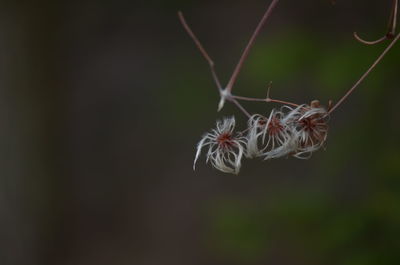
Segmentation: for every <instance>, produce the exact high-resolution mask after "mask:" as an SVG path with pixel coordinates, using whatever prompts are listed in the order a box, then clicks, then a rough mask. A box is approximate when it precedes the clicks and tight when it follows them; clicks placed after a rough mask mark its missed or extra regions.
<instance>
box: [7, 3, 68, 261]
mask: <svg viewBox="0 0 400 265" xmlns="http://www.w3.org/2000/svg"><path fill="white" fill-rule="evenodd" d="M57 3H58V1H25V2H22V1H15V2H12V4H10V5H7V4H0V6H1V9H0V10H1V11H0V12H1V15H0V17H1V18H0V20H1V23H0V25H1V26H0V27H1V28H0V34H1V39H0V49H1V50H0V54H1V58H0V61H1V63H0V65H1V70H0V77H1V78H0V79H1V80H0V84H1V85H0V86H1V89H0V91H1V92H0V103H1V104H0V113H1V114H0V118H1V119H0V128H1V129H0V146H1V148H0V154H1V159H0V161H1V162H0V163H1V165H0V170H1V175H0V191H1V194H0V207H1V220H0V222H1V223H0V225H1V230H2V231H3V232H1V250H0V253H1V256H0V258H1V260H0V263H1V264H3V265H8V264H10V265H11V264H12V265H14V264H21V265H23V264H31V265H32V264H46V263H47V262H48V261H46V260H44V258H45V257H49V254H50V253H44V252H45V251H51V250H52V248H51V247H50V246H51V245H52V241H53V238H52V237H53V236H52V235H54V233H52V230H53V229H54V228H55V227H54V224H55V222H54V216H55V211H54V210H55V209H56V208H57V207H56V203H57V202H56V201H54V198H57V196H54V195H55V194H57V186H58V185H59V183H57V182H58V180H59V179H60V175H59V174H60V173H62V172H60V171H57V170H58V169H59V165H58V164H59V162H60V150H59V149H60V146H59V143H58V142H57V139H58V134H59V129H60V120H62V116H61V115H60V111H59V110H60V104H61V101H60V91H61V88H60V86H59V84H58V82H57V81H58V80H57V79H58V76H57V75H58V70H57V69H58V65H57V56H56V54H57V52H58V51H57V48H56V47H57V38H58V36H57V32H58V30H57V27H59V24H60V10H59V8H58V4H57Z"/></svg>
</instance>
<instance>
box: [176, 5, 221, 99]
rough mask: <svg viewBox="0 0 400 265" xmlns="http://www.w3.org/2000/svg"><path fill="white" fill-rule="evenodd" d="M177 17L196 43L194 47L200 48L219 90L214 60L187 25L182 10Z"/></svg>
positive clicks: (219, 85) (219, 84) (219, 83)
mask: <svg viewBox="0 0 400 265" xmlns="http://www.w3.org/2000/svg"><path fill="white" fill-rule="evenodd" d="M178 17H179V20H180V21H181V23H182V26H183V28H184V29H185V30H186V32H187V33H188V34H189V36H190V37H191V38H192V40H193V41H194V43H195V44H196V47H197V48H198V49H199V50H200V52H201V54H202V55H203V57H204V59H206V61H207V62H208V64H209V65H210V70H211V74H212V76H213V79H214V81H215V84H216V85H217V87H218V90H219V91H221V90H222V86H221V82H220V81H219V78H218V76H217V73H216V72H215V68H214V61H213V60H211V57H210V56H209V55H208V53H207V51H206V50H205V49H204V47H203V45H202V44H201V42H200V41H199V39H198V38H197V37H196V35H195V34H194V33H193V31H192V30H191V29H190V27H189V25H188V24H187V22H186V20H185V17H184V16H183V14H182V12H181V11H179V12H178Z"/></svg>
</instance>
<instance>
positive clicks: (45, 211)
mask: <svg viewBox="0 0 400 265" xmlns="http://www.w3.org/2000/svg"><path fill="white" fill-rule="evenodd" d="M336 2H337V3H336V5H332V4H331V3H330V1H329V0H319V1H284V0H282V1H281V3H279V4H278V6H277V8H276V10H275V11H274V13H273V15H272V17H271V19H270V20H269V21H268V23H267V25H266V27H265V28H264V30H263V32H262V34H261V36H260V37H259V39H258V40H257V43H256V45H255V47H254V49H252V51H251V54H250V57H249V58H248V60H247V62H246V64H245V66H244V68H243V72H242V73H241V74H240V77H239V80H238V83H237V86H236V87H235V88H234V91H235V93H237V94H239V95H243V96H252V97H263V96H265V93H266V86H267V84H268V82H269V81H271V80H272V81H273V88H272V91H271V93H272V94H271V95H272V96H273V97H275V98H279V99H285V100H290V101H294V102H298V103H307V102H310V101H311V100H313V99H316V98H317V99H320V100H321V102H322V103H324V104H326V103H327V102H328V100H329V99H332V100H334V101H335V100H337V99H338V98H339V97H341V96H342V95H343V93H344V92H345V91H346V90H347V89H348V88H350V87H351V85H352V84H353V83H354V82H355V81H356V80H357V79H358V78H359V77H360V76H361V74H362V73H363V72H364V71H365V70H366V69H367V67H368V66H369V65H370V64H371V63H372V62H373V60H374V59H375V58H376V57H377V56H378V55H379V53H380V52H381V51H382V50H383V49H384V47H386V45H387V43H384V44H380V45H376V46H372V47H368V46H364V45H361V44H360V43H358V42H356V41H355V40H354V39H353V38H352V32H353V31H358V32H359V33H360V35H361V36H363V37H365V38H367V39H375V38H378V37H380V36H382V35H383V34H384V33H385V30H386V24H387V20H388V15H389V12H390V2H391V1H389V0H388V1H378V0H376V1H361V0H354V1H344V0H343V1H339V0H338V1H336ZM269 3H270V0H256V1H227V0H221V1H219V0H218V1H216V0H214V1H209V0H203V1H188V0H186V1H183V0H171V1H166V0H150V1H143V2H141V1H132V0H130V1H128V0H125V1H123V0H116V1H105V0H103V1H100V0H99V1H90V0H81V1H73V0H72V1H45V0H38V1H19V0H15V1H1V2H0V172H1V174H0V264H1V265H25V264H26V265H28V264H29V265H47V264H52V265H53V264H61V265H80V264H82V265H91V264H95V265H102V264H107V265H108V264H118V265H125V264H135V265H136V264H137V265H153V264H154V265H159V264H163V265H169V264H170V265H177V264H190V265H200V264H218V265H222V264H227V265H228V264H229V265H233V264H237V265H241V264H246V265H247V264H285V265H286V264H287V265H300V264H304V265H305V264H307V265H314V264H315V265H329V264H332V265H333V264H342V265H358V264H360V265H368V264H379V265H384V264H399V262H400V251H399V250H400V238H399V236H400V225H399V224H400V153H399V151H398V150H399V147H400V141H399V135H400V126H399V121H400V119H399V115H398V113H399V111H398V109H397V107H398V106H399V99H400V92H399V85H398V83H399V79H398V76H399V74H398V73H399V66H400V60H398V58H400V57H399V56H400V43H398V44H397V45H396V46H395V47H394V48H393V50H392V51H391V52H390V53H389V54H388V55H387V57H386V58H385V59H384V61H383V62H382V63H381V64H380V65H379V66H378V67H377V68H376V69H375V70H374V71H373V72H372V73H371V75H370V76H369V77H368V78H367V80H366V81H365V82H364V83H363V84H362V85H361V86H360V87H359V89H357V90H356V92H355V93H354V94H353V95H352V96H351V97H350V98H349V99H348V100H347V101H346V102H345V103H344V104H343V105H342V107H341V108H339V109H338V110H337V112H336V113H334V115H333V116H332V117H331V121H330V135H329V139H328V143H327V147H326V150H322V151H319V152H317V153H315V154H314V155H313V157H312V158H311V159H309V160H305V161H303V160H296V159H294V158H288V159H280V160H273V161H267V162H262V161H260V160H257V159H256V160H244V161H243V162H244V163H243V164H244V165H243V167H242V170H241V173H240V174H239V175H238V176H235V175H228V174H223V173H220V172H218V171H216V170H214V169H213V168H211V167H210V166H208V165H205V163H204V157H202V158H201V160H200V162H199V164H198V167H197V170H196V171H195V172H193V170H192V162H193V158H194V152H195V145H196V143H197V141H198V140H199V139H200V136H201V135H202V134H203V133H204V132H206V131H208V130H209V129H210V128H212V127H213V126H214V123H215V120H216V119H217V118H221V117H223V116H228V115H232V114H234V115H235V116H236V117H237V119H238V121H239V127H242V128H243V127H244V126H245V122H246V121H245V120H244V119H243V117H242V114H241V113H240V112H238V111H237V110H236V109H235V108H234V107H232V106H230V105H227V106H226V108H224V109H223V110H222V111H221V112H220V113H217V112H216V107H217V103H218V95H217V93H216V89H215V87H214V84H213V82H212V79H211V76H210V73H209V69H208V67H207V64H206V63H205V61H204V60H203V58H202V57H201V56H200V54H199V52H198V51H197V50H196V48H195V46H194V44H193V43H192V41H191V40H190V38H189V37H188V36H187V34H186V33H185V32H184V30H183V29H182V27H181V25H180V24H179V22H178V19H177V16H176V11H177V10H182V11H183V12H184V14H185V15H186V18H187V20H188V22H189V24H190V25H191V26H192V28H193V30H194V31H195V32H196V33H197V35H198V36H199V38H200V39H201V40H202V42H203V43H204V45H205V47H206V48H207V50H208V51H209V53H210V55H211V56H212V57H213V59H214V60H215V62H216V64H217V65H216V67H217V71H218V72H219V74H220V76H221V77H222V79H223V80H227V79H228V78H229V76H230V74H231V71H232V70H233V67H234V65H235V64H236V62H237V60H238V58H239V55H240V53H241V51H242V50H243V48H244V46H245V44H246V42H247V41H248V39H249V37H250V35H251V33H252V31H253V29H254V28H255V26H256V24H257V22H258V20H259V19H260V18H261V16H262V15H263V12H264V10H265V9H266V6H267V5H268V4H269ZM245 106H246V108H248V110H249V111H251V112H252V113H257V112H258V113H268V112H269V111H270V110H271V108H272V107H274V106H275V105H273V104H270V105H268V104H261V103H251V104H245Z"/></svg>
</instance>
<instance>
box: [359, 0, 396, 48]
mask: <svg viewBox="0 0 400 265" xmlns="http://www.w3.org/2000/svg"><path fill="white" fill-rule="evenodd" d="M398 3H399V1H398V0H393V4H392V11H391V13H390V18H389V24H388V31H387V33H386V34H385V36H383V37H381V38H379V39H377V40H374V41H367V40H364V39H362V38H361V37H360V36H358V34H357V32H354V33H353V36H354V38H355V39H356V40H357V41H359V42H361V43H363V44H366V45H374V44H378V43H381V42H383V41H385V40H389V39H393V38H394V37H395V34H396V25H397V8H398Z"/></svg>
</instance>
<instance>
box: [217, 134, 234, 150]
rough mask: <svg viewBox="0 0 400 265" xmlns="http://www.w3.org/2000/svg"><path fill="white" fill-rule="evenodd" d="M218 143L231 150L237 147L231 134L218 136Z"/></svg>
mask: <svg viewBox="0 0 400 265" xmlns="http://www.w3.org/2000/svg"><path fill="white" fill-rule="evenodd" d="M217 142H218V144H219V146H221V147H222V148H229V147H232V146H234V145H235V143H234V141H233V138H232V135H231V134H230V133H223V134H221V135H219V136H218V138H217Z"/></svg>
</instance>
